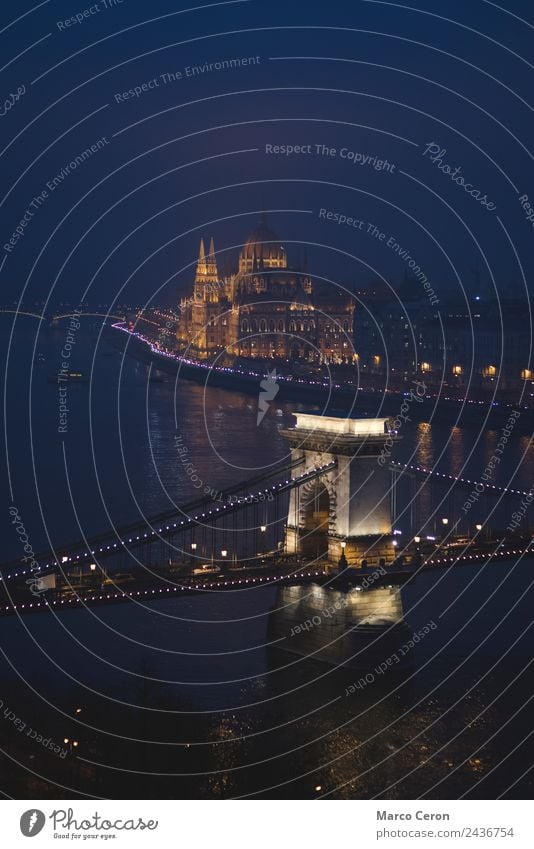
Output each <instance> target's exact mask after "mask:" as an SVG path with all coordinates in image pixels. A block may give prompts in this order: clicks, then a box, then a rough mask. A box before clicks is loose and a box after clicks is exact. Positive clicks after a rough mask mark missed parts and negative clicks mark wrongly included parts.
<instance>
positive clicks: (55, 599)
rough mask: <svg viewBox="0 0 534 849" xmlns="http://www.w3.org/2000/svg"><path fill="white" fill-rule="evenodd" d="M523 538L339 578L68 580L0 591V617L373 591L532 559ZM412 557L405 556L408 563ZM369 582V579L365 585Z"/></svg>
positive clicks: (322, 571)
mask: <svg viewBox="0 0 534 849" xmlns="http://www.w3.org/2000/svg"><path fill="white" fill-rule="evenodd" d="M531 543H532V540H531V539H530V538H528V537H525V538H523V539H522V540H519V539H517V540H515V541H510V540H508V541H505V540H501V541H500V542H497V541H488V542H486V543H484V544H479V543H476V544H473V541H471V544H467V545H465V546H463V547H457V548H456V550H455V549H454V548H453V547H451V546H450V545H446V546H445V547H444V550H443V552H440V550H439V548H438V549H436V550H435V551H434V552H433V553H432V555H431V556H429V557H427V559H423V560H422V561H421V562H420V563H419V565H417V564H416V563H415V561H412V562H410V563H409V564H407V565H406V566H403V565H401V564H399V563H397V562H396V563H392V564H389V565H388V566H387V567H386V568H385V571H383V572H382V571H381V570H380V569H377V568H375V569H373V568H367V569H346V570H344V572H342V573H339V572H338V571H337V569H336V568H334V567H332V565H331V564H328V563H327V562H326V561H323V560H321V561H315V562H312V563H304V562H303V560H302V559H295V558H293V557H288V556H285V555H283V556H280V555H276V556H271V557H265V558H261V562H262V563H263V565H260V566H256V567H249V568H243V567H232V568H229V569H228V571H226V572H218V573H214V572H210V573H209V574H204V575H195V574H191V573H189V574H178V575H177V574H176V570H174V572H173V570H172V568H171V567H165V568H164V569H162V570H161V572H160V573H159V574H156V573H155V572H154V571H150V572H149V571H148V570H142V569H139V570H137V573H129V574H128V580H127V581H126V582H125V583H121V582H120V581H122V579H123V577H124V576H123V577H122V578H120V577H119V575H118V574H117V575H116V576H115V578H116V581H117V583H113V579H112V578H109V579H108V581H109V583H105V584H102V585H101V586H100V587H95V586H94V585H91V584H90V581H88V580H87V578H88V577H89V576H85V583H84V585H83V586H80V585H74V584H70V583H69V582H68V581H67V582H66V583H64V584H63V585H62V586H60V587H58V588H57V589H56V590H47V591H45V592H41V593H39V595H37V596H34V595H32V594H31V592H30V589H29V587H28V586H26V585H25V584H20V583H19V584H18V585H17V584H15V585H14V586H11V587H10V586H9V585H8V584H3V585H2V586H1V587H0V617H1V616H13V615H16V616H25V615H28V614H31V613H43V612H45V611H46V610H50V611H51V612H60V611H63V610H76V609H78V610H79V609H81V608H82V607H94V606H101V605H109V604H120V603H125V602H135V601H137V602H143V603H144V602H147V601H157V600H162V599H164V598H172V597H174V598H178V597H180V596H185V595H189V594H193V593H194V594H202V593H216V592H228V591H233V592H235V591H243V590H247V589H251V588H259V587H261V586H269V585H271V586H272V585H273V584H274V585H281V586H291V585H296V584H312V583H321V584H326V585H329V586H332V587H334V588H336V589H341V590H348V589H351V587H353V586H358V585H359V584H361V583H362V582H364V581H366V582H367V583H368V584H369V585H371V584H372V586H373V587H376V586H380V585H384V584H386V585H391V584H393V585H398V584H402V583H405V582H406V581H408V580H414V579H416V577H417V575H418V574H420V573H421V572H422V571H423V570H424V571H427V570H429V569H443V568H450V567H455V568H456V567H460V566H469V565H470V566H473V565H475V566H476V565H477V564H480V567H482V566H484V565H485V564H486V563H488V562H490V561H494V562H499V561H505V560H512V559H513V560H517V559H518V558H520V557H521V558H526V557H528V558H532V557H534V546H533V545H532V544H531ZM413 554H414V552H413V551H412V552H410V555H409V556H410V559H411V558H412V557H413ZM369 579H370V580H369Z"/></svg>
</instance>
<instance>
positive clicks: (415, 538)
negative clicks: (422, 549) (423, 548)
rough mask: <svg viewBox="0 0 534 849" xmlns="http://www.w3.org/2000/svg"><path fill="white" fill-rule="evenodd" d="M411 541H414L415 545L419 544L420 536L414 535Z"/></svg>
mask: <svg viewBox="0 0 534 849" xmlns="http://www.w3.org/2000/svg"><path fill="white" fill-rule="evenodd" d="M413 541H414V542H415V544H416V545H419V543H420V542H421V537H414V538H413Z"/></svg>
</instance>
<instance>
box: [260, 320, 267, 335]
mask: <svg viewBox="0 0 534 849" xmlns="http://www.w3.org/2000/svg"><path fill="white" fill-rule="evenodd" d="M266 330H267V322H266V321H265V319H264V318H262V319H261V320H260V333H265V331H266Z"/></svg>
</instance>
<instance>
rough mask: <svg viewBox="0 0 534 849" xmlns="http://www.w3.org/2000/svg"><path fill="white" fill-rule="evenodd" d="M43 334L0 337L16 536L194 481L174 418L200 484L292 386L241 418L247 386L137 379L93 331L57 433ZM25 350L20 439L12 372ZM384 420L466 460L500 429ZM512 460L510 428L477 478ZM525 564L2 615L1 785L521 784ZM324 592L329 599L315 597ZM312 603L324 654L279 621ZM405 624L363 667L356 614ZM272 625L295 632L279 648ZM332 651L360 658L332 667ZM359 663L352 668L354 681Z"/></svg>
mask: <svg viewBox="0 0 534 849" xmlns="http://www.w3.org/2000/svg"><path fill="white" fill-rule="evenodd" d="M54 334H55V335H54ZM58 338H59V340H60V342H61V340H62V338H63V337H62V335H61V334H60V333H58V331H54V333H51V334H50V335H49V338H48V337H47V338H46V339H45V340H44V341H43V342H42V344H41V347H42V349H43V351H44V354H45V357H46V365H45V367H43V368H41V367H40V366H39V365H37V366H35V367H34V366H33V365H32V363H31V362H30V363H29V365H28V362H27V360H26V359H25V358H27V357H28V352H30V354H31V351H32V339H31V334H30V337H29V338H28V337H27V336H26V335H25V334H24V333H22V334H21V335H20V336H19V337H17V338H16V339H15V341H14V343H13V344H14V348H13V349H12V360H11V362H12V367H14V368H15V370H16V373H15V374H14V375H13V377H12V378H10V380H9V381H8V398H7V406H6V409H8V410H9V418H8V422H7V434H8V443H9V445H8V447H9V452H10V457H11V458H16V463H12V468H11V473H12V480H13V487H14V496H15V498H16V502H17V505H18V507H19V509H20V511H21V514H22V515H23V516H24V519H25V524H26V526H27V530H28V531H29V534H30V536H31V539H32V543H33V545H34V548H35V550H38V549H39V548H40V547H42V546H44V545H45V544H48V541H49V537H50V539H53V540H55V541H57V540H61V541H64V540H65V539H67V540H70V539H75V538H78V537H79V536H80V532H81V530H80V529H83V532H85V533H94V532H97V531H101V530H104V529H106V528H108V527H109V525H110V523H111V522H114V523H117V524H119V523H121V522H129V521H134V520H135V519H136V518H137V517H138V516H139V514H140V513H143V512H145V513H148V514H151V513H154V512H157V511H160V510H165V509H169V508H170V507H172V506H173V505H174V504H182V503H185V502H187V501H188V500H191V499H192V498H195V497H198V490H197V489H196V488H195V486H196V483H197V481H193V480H192V477H191V476H190V475H189V474H188V473H187V472H186V470H185V467H184V465H183V464H182V463H181V462H180V461H179V458H178V456H177V452H176V437H177V436H178V435H181V436H182V437H183V440H184V442H185V444H186V445H187V447H188V451H189V456H190V458H191V461H192V463H193V464H194V466H195V469H196V474H197V475H198V476H199V478H200V479H201V480H202V482H203V484H206V485H208V486H211V487H213V488H215V489H216V490H219V489H221V488H223V487H225V486H229V485H231V484H233V483H235V482H236V481H239V480H241V479H243V477H246V476H248V475H250V474H251V473H255V471H256V470H257V469H258V468H260V467H261V468H264V467H265V466H266V465H269V464H271V463H273V464H274V463H277V462H279V461H280V460H281V459H283V458H284V457H285V456H287V444H286V441H285V440H284V438H283V437H282V436H281V434H280V428H281V427H282V426H287V425H288V424H290V423H291V421H292V413H293V412H294V410H295V409H296V406H295V405H289V404H278V403H277V402H275V404H274V405H272V408H270V409H269V411H268V413H267V415H266V416H265V418H264V419H263V420H262V422H261V423H260V425H259V426H258V424H257V399H256V398H253V397H245V396H242V395H239V394H237V393H231V392H226V391H223V390H210V391H209V392H207V393H204V390H203V388H202V387H199V386H195V385H192V384H188V383H184V382H180V383H177V384H176V385H175V384H174V383H173V382H172V381H166V382H165V381H164V382H155V383H148V375H149V371H148V368H147V367H146V366H145V365H143V364H140V363H138V362H136V361H135V360H133V359H131V358H126V359H124V360H122V358H121V357H120V356H113V354H112V350H111V349H110V348H109V346H108V349H106V350H104V349H105V346H104V347H102V349H100V348H99V349H98V350H97V353H96V359H95V363H94V371H95V374H94V384H93V385H92V387H91V392H89V391H88V386H87V385H82V386H77V387H75V388H73V390H72V393H71V399H70V405H71V413H70V418H69V433H68V434H67V436H66V437H65V439H59V438H58V434H57V397H56V394H55V390H54V387H53V386H51V385H50V384H49V383H48V382H47V371H48V369H49V368H50V370H52V371H53V366H52V363H54V362H56V360H55V359H54V358H55V357H56V353H57V351H56V349H57V342H58ZM94 340H95V336H94V333H93V334H91V333H89V332H87V334H86V333H85V332H84V331H83V330H81V331H80V333H79V335H78V337H77V343H76V344H77V349H76V356H77V363H76V365H77V366H80V367H82V368H84V369H89V370H90V368H91V361H92V355H93V351H94ZM13 363H15V366H13ZM27 366H28V368H29V367H32V368H33V382H32V407H31V418H32V425H33V433H32V439H33V443H32V442H30V432H29V427H28V426H27V425H26V424H24V423H25V422H27V420H28V398H27V394H26V393H21V392H20V391H19V390H20V386H21V385H23V386H28V385H29V379H28V369H27ZM278 410H280V411H281V413H278V412H277V411H278ZM402 435H403V440H402V441H401V442H400V444H399V445H398V447H397V448H396V449H395V450H396V458H397V459H399V460H401V461H406V462H407V461H408V460H410V462H416V463H417V464H420V465H422V466H424V467H425V468H427V467H429V466H430V467H431V466H432V465H433V464H437V468H438V470H440V471H442V472H444V473H448V474H463V475H464V476H465V477H470V476H471V477H473V478H475V479H476V478H477V476H478V475H479V474H480V471H481V469H483V468H484V466H485V464H486V462H487V459H488V457H490V456H491V455H492V454H493V451H494V448H495V444H496V439H498V432H497V431H488V432H485V433H483V434H482V435H480V436H479V435H478V433H477V431H476V430H475V429H469V428H461V429H452V428H450V427H448V426H445V425H439V424H435V423H432V424H431V425H430V424H421V425H416V426H415V427H414V428H413V430H412V429H410V428H408V427H407V428H405V430H404V432H403V434H402ZM32 451H33V453H32ZM525 451H526V455H525V456H523V455H524V453H525ZM520 462H522V464H521V466H520V468H519V469H518V471H517V473H516V485H517V486H518V487H521V488H523V489H529V488H530V486H531V485H532V479H533V475H534V459H533V453H532V448H531V446H530V441H529V439H528V438H527V437H524V436H520V435H517V436H512V437H511V439H510V442H509V445H508V447H507V454H506V463H505V462H503V463H502V464H501V466H500V467H498V469H497V473H496V480H495V482H496V483H504V482H506V481H507V479H508V478H509V476H510V474H511V473H512V472H513V471H514V470H515V469H516V467H518V465H519V464H520ZM8 506H9V505H8V504H7V503H6V505H4V506H3V508H2V509H3V515H4V516H7V515H8V512H7V507H8ZM443 509H444V510H445V509H446V510H447V511H449V510H451V504H450V503H447V502H445V507H444V508H443ZM456 509H458V505H456ZM441 515H442V514H438V519H440V516H441ZM445 515H449V516H450V515H451V514H450V513H447V514H445ZM3 544H4V547H5V557H6V558H8V557H17V556H19V554H20V552H19V549H18V548H17V546H18V541H17V540H14V539H13V534H12V528H10V527H8V528H7V529H6V532H5V534H4V538H3ZM531 583H532V569H531V564H530V562H529V561H526V562H523V563H520V564H518V565H516V564H514V563H498V564H495V563H489V564H487V565H483V564H482V563H480V564H479V565H477V566H476V567H471V566H470V567H462V568H456V569H451V570H450V571H446V570H442V571H435V572H429V573H427V574H424V575H421V576H418V577H417V580H416V581H415V582H410V583H409V584H407V585H404V586H402V587H401V588H400V589H399V588H398V587H389V588H388V587H385V588H383V587H378V586H377V587H376V588H375V587H373V588H372V589H371V590H370V591H369V594H360V593H358V592H357V591H354V592H353V593H350V594H348V595H347V594H345V595H344V594H342V593H340V592H338V591H337V590H335V589H332V588H325V587H314V588H310V587H307V588H304V587H294V588H281V589H280V590H278V591H277V590H276V589H275V588H274V587H266V588H259V589H255V590H252V589H251V590H248V591H246V592H235V593H234V592H227V593H223V594H206V595H203V596H194V597H189V598H187V599H180V600H172V601H165V602H159V603H150V604H146V603H145V604H141V603H135V604H131V605H122V606H119V607H102V608H94V609H92V610H90V611H87V610H81V611H79V612H76V613H74V612H65V613H61V614H60V615H58V616H56V615H54V614H53V613H52V612H50V613H47V614H36V615H34V616H29V617H26V618H25V619H24V620H20V621H19V620H17V619H16V618H15V617H13V618H10V619H3V620H2V647H3V654H2V657H1V660H0V680H1V681H2V691H1V692H0V699H1V700H2V702H3V705H2V710H5V709H7V714H4V713H2V714H1V715H0V744H1V747H2V749H3V751H4V752H6V754H5V755H4V756H2V757H1V758H0V773H1V774H0V777H1V779H2V781H3V784H2V786H4V787H10V788H11V793H12V795H13V796H15V797H16V798H36V797H37V798H50V799H57V798H64V797H68V796H69V795H72V794H71V789H72V790H73V791H74V792H75V793H78V794H79V795H91V796H103V797H111V798H118V797H122V798H151V797H153V798H233V797H236V796H251V795H252V796H256V797H258V798H265V797H268V796H274V797H278V798H289V799H293V798H297V799H298V798H318V797H321V796H322V795H325V794H328V795H329V796H332V797H333V798H369V797H372V796H377V797H382V798H388V799H396V798H399V799H402V798H415V797H418V796H423V795H424V796H427V797H430V798H447V797H451V798H457V797H458V796H460V795H462V794H466V795H468V796H469V795H471V796H476V797H479V798H493V797H496V796H498V795H499V794H500V793H502V792H504V793H507V794H508V795H510V796H511V797H515V798H530V797H531V795H532V792H533V791H534V786H533V781H532V777H531V776H532V772H531V771H530V767H531V750H530V748H529V743H528V741H529V739H530V737H529V736H527V735H529V734H530V732H531V725H532V723H531V710H530V704H531V699H532V697H533V696H534V680H533V676H532V675H531V674H530V668H531V666H530V665H531V663H532V659H533V658H534V641H533V638H532V630H533V629H532V609H533V606H534V597H533V592H532V588H531ZM360 597H361V599H362V600H361V601H360ZM343 598H345V599H346V598H348V599H349V602H348V603H346V604H345V603H343V604H341V603H340V605H339V608H336V610H335V616H334V613H332V615H325V614H324V611H325V610H330V609H331V607H332V606H333V605H335V604H336V603H337V602H341V600H342V599H343ZM364 599H365V601H364ZM373 599H374V601H373ZM371 602H372V604H371ZM366 605H367V609H364V608H365V606H366ZM315 616H320V617H321V622H323V620H324V631H323V633H326V632H327V629H329V630H330V639H329V638H326V640H325V639H322V638H320V634H321V630H322V629H321V628H319V627H318V626H317V627H315V628H314V629H313V630H312V631H311V632H307V631H301V632H300V633H299V634H298V635H297V637H302V636H303V637H305V638H306V639H307V640H308V643H309V644H310V641H313V640H316V641H318V642H317V643H316V648H317V651H316V654H320V653H321V651H322V650H323V649H324V647H325V644H328V643H330V644H331V645H332V649H331V654H330V657H329V658H326V659H325V658H324V657H322V658H317V657H314V656H313V654H314V652H313V651H312V652H309V651H308V650H307V649H306V646H305V644H303V645H304V649H303V647H302V645H301V646H300V647H297V643H295V642H294V641H295V639H296V637H294V636H293V637H292V636H291V629H292V628H295V627H297V626H298V625H299V624H302V623H303V622H305V621H307V620H308V619H310V618H311V619H312V621H313V617H315ZM431 623H435V624H436V626H437V627H435V628H432V627H430V624H431ZM425 627H427V628H429V630H428V632H427V633H425V634H424V637H423V638H421V639H420V640H419V641H418V642H417V644H414V647H413V651H410V654H409V658H410V663H409V664H406V665H404V666H401V664H399V665H397V664H395V666H396V667H397V669H396V670H395V671H394V672H393V674H392V675H382V674H380V675H378V674H375V673H374V670H375V669H376V667H377V665H379V664H380V663H382V662H383V660H384V652H383V651H382V650H381V657H379V658H375V656H373V655H372V652H371V651H370V650H369V641H367V643H364V644H363V645H362V644H360V645H359V646H358V645H357V644H355V642H354V640H355V639H356V638H355V637H354V636H353V634H354V631H356V634H358V633H359V634H360V635H364V634H367V636H369V635H370V634H374V637H373V638H372V640H371V642H373V640H374V641H375V642H376V644H377V645H380V644H381V640H380V639H375V638H376V636H377V635H379V636H381V637H382V648H384V647H385V646H386V645H387V639H389V638H388V637H386V638H385V639H384V635H386V634H388V633H389V634H390V635H391V634H393V635H395V645H396V646H397V648H398V647H399V640H400V638H401V636H402V642H400V646H401V647H402V646H403V645H404V644H405V643H406V642H407V639H410V637H412V636H413V635H414V634H418V633H419V632H421V631H422V630H423V631H424V628H425ZM358 628H359V629H360V630H359V631H358ZM365 629H367V631H365ZM400 629H402V634H401V631H400ZM308 638H309V639H308ZM275 641H277V642H275ZM284 641H285V643H286V644H288V643H291V642H292V641H293V651H291V650H290V651H287V645H286V647H285V648H286V651H281V648H282V649H283V648H284V646H283V645H282V646H281V645H280V644H281V643H283V642H284ZM395 645H391V646H388V647H387V650H388V651H389V652H390V654H391V653H392V652H393V651H394V648H395ZM295 647H297V648H298V650H296V648H295ZM366 651H367V654H366ZM336 653H337V657H338V658H350V657H358V656H359V658H360V660H359V661H358V663H356V665H355V668H351V667H350V666H348V665H347V666H346V667H345V668H344V669H339V668H337V667H336V663H335V658H336ZM363 658H367V659H366V660H365V662H362V659H363ZM326 661H328V662H326ZM366 667H367V668H366ZM369 667H370V671H371V672H372V673H373V677H372V680H370V681H369V680H367V681H366V682H365V686H361V687H359V688H356V687H354V686H353V685H354V684H355V683H357V682H358V681H359V680H360V678H362V677H364V676H365V674H366V673H367V672H368V671H369ZM26 682H27V683H26ZM78 708H80V709H81V712H80V713H77V712H76V711H77V709H78ZM13 712H14V713H15V715H16V717H18V718H19V719H20V721H21V722H23V723H25V724H26V728H29V727H31V728H33V729H35V730H36V731H37V732H38V733H39V734H40V735H41V737H42V740H48V739H52V740H55V741H58V742H59V743H61V741H62V740H63V739H65V738H67V739H69V740H70V741H72V740H76V741H77V742H78V743H79V746H78V747H77V753H76V754H75V753H74V750H72V751H69V754H68V755H67V756H66V757H65V759H62V758H59V757H57V756H54V754H53V753H51V752H50V750H46V749H45V747H44V746H43V744H42V742H41V743H36V742H35V740H34V739H33V738H30V737H28V736H27V735H26V734H24V733H22V732H21V731H20V730H18V728H20V724H19V726H18V727H16V726H15V724H14V721H12V720H11V719H8V718H7V717H8V716H11V713H13Z"/></svg>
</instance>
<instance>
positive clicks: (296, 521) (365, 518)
mask: <svg viewBox="0 0 534 849" xmlns="http://www.w3.org/2000/svg"><path fill="white" fill-rule="evenodd" d="M296 418H297V424H296V426H295V427H292V428H287V429H285V430H283V431H282V434H283V435H284V436H285V437H286V438H287V439H288V441H289V444H290V447H291V459H292V460H299V459H303V460H304V466H303V465H302V464H300V465H299V466H297V467H296V469H295V470H294V472H293V477H297V476H298V475H301V474H302V473H303V472H306V471H311V470H312V469H313V468H316V467H318V466H321V465H323V464H327V463H328V464H330V463H332V462H333V461H335V462H336V466H335V468H333V469H331V470H330V471H328V472H327V473H325V474H324V475H322V476H321V477H318V478H315V479H314V480H310V481H308V482H307V483H306V484H303V485H302V486H301V487H295V488H293V489H292V490H291V496H290V501H289V511H288V521H287V530H286V550H287V551H288V553H290V554H302V555H304V556H306V557H310V558H316V557H327V558H328V560H329V561H330V562H331V563H332V564H336V565H337V564H338V563H339V560H340V558H341V556H342V554H343V553H344V554H345V558H346V560H347V563H348V565H349V566H361V565H362V561H363V560H366V561H367V564H368V565H369V566H378V565H379V563H380V560H381V559H382V558H384V560H385V562H386V563H391V561H392V560H393V559H394V558H395V546H394V545H393V543H394V538H393V533H392V530H393V529H392V520H391V497H390V496H391V482H390V472H389V468H388V466H389V453H390V446H391V444H392V442H395V441H397V440H398V439H400V437H399V436H397V434H396V433H394V432H392V431H391V429H390V427H389V424H388V422H389V419H347V418H345V419H343V418H335V417H332V416H321V415H313V414H308V413H306V414H303V413H297V414H296Z"/></svg>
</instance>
